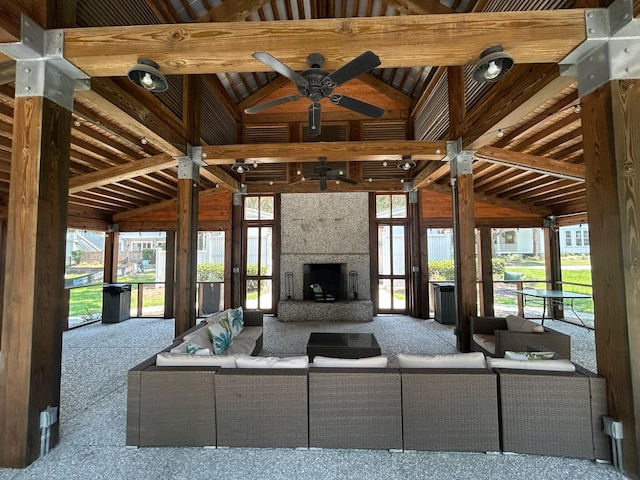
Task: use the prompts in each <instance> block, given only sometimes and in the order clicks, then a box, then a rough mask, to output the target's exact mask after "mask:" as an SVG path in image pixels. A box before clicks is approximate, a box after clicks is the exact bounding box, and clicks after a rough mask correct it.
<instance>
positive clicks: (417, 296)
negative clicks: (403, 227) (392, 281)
mask: <svg viewBox="0 0 640 480" xmlns="http://www.w3.org/2000/svg"><path fill="white" fill-rule="evenodd" d="M419 199H420V196H419V194H418V191H413V192H411V193H409V232H408V233H409V242H410V244H411V248H410V249H409V255H410V256H411V260H410V265H411V277H410V279H411V283H410V293H411V295H410V296H409V299H410V303H409V315H411V316H412V317H415V318H429V304H428V297H426V298H425V295H424V292H426V291H427V289H428V287H429V283H428V282H427V283H423V277H422V270H426V265H427V264H426V262H425V263H422V253H421V250H422V238H421V237H423V236H424V237H425V238H426V235H421V231H420V226H421V221H420V216H421V214H420V201H419ZM414 267H415V268H414Z"/></svg>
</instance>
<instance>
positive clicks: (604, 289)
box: [582, 80, 640, 478]
mask: <svg viewBox="0 0 640 480" xmlns="http://www.w3.org/2000/svg"><path fill="white" fill-rule="evenodd" d="M639 112H640V80H615V81H612V82H610V83H608V84H605V85H603V86H602V87H600V88H598V89H597V90H595V91H594V92H593V93H590V94H589V95H587V96H586V97H585V98H583V99H582V133H583V142H584V158H585V163H586V178H585V180H586V188H587V207H588V212H589V242H590V245H591V269H592V279H593V280H592V282H593V300H594V309H595V311H594V313H595V334H596V356H597V361H598V372H599V373H600V374H601V375H603V376H605V377H606V378H607V388H608V400H609V413H610V415H611V416H613V417H614V418H617V419H619V420H621V421H622V424H623V429H624V439H623V440H622V450H623V454H624V467H625V470H626V471H627V473H629V474H630V475H631V476H632V477H634V478H640V453H639V450H640V348H638V345H640V274H639V273H638V270H639V268H638V265H640V182H638V178H640V136H639V135H638V132H640V114H639Z"/></svg>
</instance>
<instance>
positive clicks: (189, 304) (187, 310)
mask: <svg viewBox="0 0 640 480" xmlns="http://www.w3.org/2000/svg"><path fill="white" fill-rule="evenodd" d="M198 191H199V185H198V183H197V181H196V180H194V179H191V178H180V179H178V231H177V242H176V299H175V314H176V329H175V331H176V336H178V335H180V334H182V333H184V332H185V331H186V330H188V329H189V328H191V327H193V326H194V325H195V324H196V285H197V283H196V280H197V271H196V262H197V253H198V250H197V248H198Z"/></svg>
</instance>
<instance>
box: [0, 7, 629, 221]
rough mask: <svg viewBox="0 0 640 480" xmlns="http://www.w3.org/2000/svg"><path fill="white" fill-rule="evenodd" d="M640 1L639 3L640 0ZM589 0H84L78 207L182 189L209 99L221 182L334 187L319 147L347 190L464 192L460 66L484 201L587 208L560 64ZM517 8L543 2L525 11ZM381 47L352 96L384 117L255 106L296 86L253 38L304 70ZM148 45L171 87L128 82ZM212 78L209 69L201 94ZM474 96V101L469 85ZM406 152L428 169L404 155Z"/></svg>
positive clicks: (96, 211) (204, 177) (106, 206)
mask: <svg viewBox="0 0 640 480" xmlns="http://www.w3.org/2000/svg"><path fill="white" fill-rule="evenodd" d="M634 5H635V13H636V16H637V15H638V12H639V11H640V7H639V5H640V2H639V1H636V2H635V3H634ZM585 6H587V5H586V4H584V3H583V4H577V2H574V1H570V0H555V1H542V0H517V1H511V2H507V1H503V0H469V1H466V0H444V1H442V2H440V3H438V2H436V1H435V0H423V1H417V0H416V1H412V0H409V1H407V0H362V1H358V0H343V1H334V0H317V1H314V0H272V1H266V0H251V1H250V0H238V1H235V2H229V1H220V0H194V1H193V0H189V1H187V0H144V1H136V2H131V1H129V0H101V1H98V0H78V5H77V28H75V29H66V30H65V51H64V55H65V57H66V58H67V59H69V60H70V61H71V62H72V63H74V64H75V65H77V66H78V67H79V68H81V69H83V70H84V71H85V72H86V73H88V74H89V75H90V76H91V77H92V80H91V90H88V91H79V92H77V93H76V97H75V105H74V114H73V115H74V119H75V123H74V126H73V130H72V149H71V154H72V159H71V180H70V195H69V202H70V214H71V216H72V217H75V218H76V219H80V218H83V219H94V220H96V221H104V222H111V221H112V220H113V218H114V215H115V216H116V218H117V215H119V214H122V213H123V212H131V211H136V209H141V208H142V209H144V211H148V210H149V209H152V208H153V205H158V206H164V205H166V201H168V200H171V199H173V198H175V195H176V191H177V168H176V166H177V162H176V160H175V157H177V156H181V155H184V154H185V151H186V145H187V143H189V142H188V132H187V124H188V121H189V118H188V117H189V115H190V114H191V113H190V112H192V111H193V106H194V104H195V103H197V104H198V106H199V107H200V112H201V113H200V115H201V117H200V142H199V143H200V144H201V145H203V147H204V148H203V151H204V153H205V156H206V158H205V161H206V162H207V163H208V165H209V166H208V167H206V168H203V169H201V180H200V182H201V187H202V189H203V190H205V191H215V189H218V191H229V190H231V191H236V190H237V189H238V188H239V187H240V185H241V184H244V185H246V188H247V191H248V192H249V193H252V192H316V191H318V190H319V183H318V182H317V181H313V180H306V181H301V179H302V177H305V178H308V177H312V176H313V166H314V165H315V164H316V163H317V161H318V157H320V156H326V157H327V158H328V162H329V165H330V166H331V167H333V168H339V169H342V170H343V171H344V172H345V175H346V176H348V177H349V178H352V179H355V180H357V181H358V184H357V185H355V186H351V185H347V184H345V183H340V184H333V183H331V182H330V185H329V188H328V190H329V191H353V190H357V191H393V190H402V188H403V182H407V181H411V182H412V186H413V187H414V188H419V189H423V188H427V189H432V190H435V191H437V192H448V191H449V190H450V180H449V164H448V163H447V162H446V161H443V159H444V158H445V155H446V143H445V142H446V140H449V139H450V133H449V92H450V87H449V83H451V82H449V78H448V76H449V72H451V70H450V68H448V66H449V67H450V66H462V67H461V68H463V71H462V75H463V77H464V87H463V90H464V106H465V109H466V114H465V115H464V118H463V119H462V122H461V133H462V141H463V147H464V148H467V149H473V150H477V152H476V155H475V157H474V159H475V160H474V163H473V172H474V178H475V180H474V182H475V183H474V186H475V192H476V195H477V199H478V200H479V201H482V202H487V203H495V204H496V205H500V206H509V207H512V208H515V209H519V210H522V211H526V212H534V213H536V214H539V215H540V216H541V217H542V216H546V215H551V214H553V215H557V216H562V215H572V214H584V212H585V211H586V203H585V186H584V180H583V179H584V161H583V157H582V133H581V122H580V100H579V98H578V95H577V90H576V88H577V85H576V83H575V82H574V80H575V79H574V78H572V77H563V76H560V75H559V71H558V66H557V64H556V63H557V62H558V61H559V60H560V59H562V58H563V57H564V56H565V55H566V54H567V53H569V52H570V51H571V50H573V48H575V46H577V45H578V44H580V42H582V41H583V40H584V38H585V32H584V24H583V22H584V20H583V17H584V12H583V11H582V10H577V9H575V8H576V7H585ZM12 8H13V7H11V6H9V5H5V6H0V15H1V14H5V17H6V16H7V15H9V14H15V11H11V10H12ZM2 10H5V11H4V12H3V11H2ZM559 10H562V11H561V12H559ZM507 11H509V12H518V11H531V14H530V15H528V16H527V21H522V19H523V16H522V15H519V14H511V13H509V12H507ZM483 12H484V13H483ZM500 12H503V13H500ZM9 16H10V17H11V15H9ZM13 16H15V15H13ZM458 22H459V24H458ZM135 25H146V26H148V27H145V28H144V29H143V28H140V27H135ZM151 25H156V26H155V27H151ZM131 26H134V27H131ZM96 27H120V28H117V29H114V28H96ZM5 33H6V32H5ZM9 33H13V35H14V36H18V37H19V32H15V31H14V32H10V29H9ZM9 36H10V35H9ZM4 37H5V38H6V37H7V35H4ZM345 38H346V39H345ZM493 44H502V45H503V46H504V48H505V50H506V51H507V52H508V53H509V54H511V55H512V56H513V58H514V59H515V62H516V66H515V67H514V68H513V70H512V71H511V72H509V73H508V74H507V75H506V76H505V77H504V78H503V79H501V80H500V81H499V82H497V83H495V84H478V83H476V82H474V81H473V80H472V79H471V71H472V68H473V64H474V63H475V61H476V60H477V58H478V56H479V54H480V52H481V51H482V50H484V49H485V48H487V47H489V46H491V45H493ZM369 49H370V50H373V51H374V52H375V53H376V54H377V55H378V56H379V57H380V60H381V65H380V67H379V68H376V69H374V70H372V71H371V72H370V73H366V74H363V75H360V76H359V77H358V78H355V79H353V80H351V81H349V82H347V83H345V84H344V85H341V86H340V87H338V89H336V91H340V93H343V94H346V95H349V96H352V97H355V98H358V99H360V100H364V101H367V102H369V103H373V104H376V105H379V106H380V107H382V108H384V114H383V115H382V116H381V118H379V119H370V118H368V117H365V116H363V115H361V114H358V113H355V112H352V111H351V110H347V109H344V108H342V107H339V106H333V105H331V104H330V103H329V102H328V101H326V100H325V101H326V102H327V103H326V104H325V103H323V116H322V134H321V135H320V136H318V137H310V136H308V131H307V106H308V102H307V101H306V100H305V99H301V100H298V101H296V102H291V103H287V104H284V105H281V106H279V107H276V108H273V109H269V110H265V111H263V112H261V113H259V114H254V115H248V114H246V113H244V109H245V108H247V107H250V106H253V105H256V104H260V103H262V102H264V101H268V100H271V99H274V98H279V97H283V96H286V95H290V94H292V93H295V85H294V84H293V83H292V82H291V81H289V80H287V79H286V78H284V77H282V76H280V75H279V74H277V73H275V72H273V71H270V69H269V68H268V67H267V66H266V65H264V64H262V63H260V62H257V61H256V60H254V59H253V58H252V57H251V53H252V52H253V51H256V50H264V51H268V52H270V53H271V54H273V55H274V56H275V57H277V58H279V59H280V60H282V61H283V62H284V63H285V64H287V65H289V66H290V67H291V68H293V69H295V70H298V71H300V70H304V69H306V68H308V67H307V65H306V63H305V61H306V57H307V55H308V54H310V53H313V52H318V53H322V54H323V55H324V56H325V58H326V63H325V65H324V68H325V69H327V70H329V71H331V70H333V69H335V68H338V67H339V66H341V65H342V64H344V63H346V62H348V61H349V60H351V59H352V58H355V57H356V56H358V55H359V54H361V53H362V52H363V51H365V50H369ZM139 56H148V57H150V58H152V59H153V60H155V61H156V62H158V63H159V65H160V69H161V71H163V72H164V73H165V74H167V78H168V80H169V89H168V90H167V91H166V92H163V93H159V94H151V93H148V92H145V91H142V90H141V89H139V88H138V87H136V86H135V85H133V84H132V83H131V82H129V80H128V79H127V78H126V77H124V75H126V71H127V69H128V68H129V67H130V66H131V65H133V64H134V63H135V61H136V59H137V57H139ZM196 75H197V76H196ZM194 78H197V79H198V80H199V81H201V94H199V95H197V96H196V95H194V94H193V90H192V89H193V84H194V83H193V79H194ZM14 86H15V62H13V61H12V60H11V59H9V58H7V57H2V58H0V202H3V203H4V205H6V196H7V192H8V189H9V182H10V163H11V136H12V129H13V127H12V121H13V98H14ZM454 91H455V90H454ZM456 95H457V96H458V97H459V98H457V99H455V100H454V101H458V102H459V101H461V99H462V88H459V89H458V91H457V93H456ZM402 155H411V156H412V159H414V160H415V161H416V163H417V166H416V167H415V168H413V169H411V170H409V171H407V172H406V171H404V170H401V169H399V168H396V166H397V164H398V162H399V160H400V159H401V157H402ZM237 158H244V159H245V161H246V163H247V164H248V165H249V166H250V169H249V171H248V172H247V173H245V174H243V175H237V174H236V173H235V172H233V171H232V170H231V168H230V166H231V164H232V163H233V162H234V161H235V159H237ZM254 164H255V168H254V167H253V165H254ZM576 218H578V217H576ZM580 218H582V219H583V218H584V215H582V217H580Z"/></svg>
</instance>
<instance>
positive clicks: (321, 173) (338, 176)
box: [309, 157, 358, 190]
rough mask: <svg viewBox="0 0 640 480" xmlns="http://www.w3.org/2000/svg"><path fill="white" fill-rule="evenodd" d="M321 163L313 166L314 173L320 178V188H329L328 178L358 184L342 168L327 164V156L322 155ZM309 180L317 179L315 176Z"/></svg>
mask: <svg viewBox="0 0 640 480" xmlns="http://www.w3.org/2000/svg"><path fill="white" fill-rule="evenodd" d="M318 160H320V164H319V165H317V166H315V167H313V173H314V174H315V175H316V176H317V178H318V180H320V190H326V189H327V180H337V181H340V182H344V183H348V184H350V185H357V184H358V182H356V181H355V180H351V179H350V178H347V177H345V176H344V173H343V172H342V170H334V169H332V168H331V167H329V166H328V165H327V157H320V158H319V159H318ZM309 180H315V179H314V178H313V177H312V178H309Z"/></svg>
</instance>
